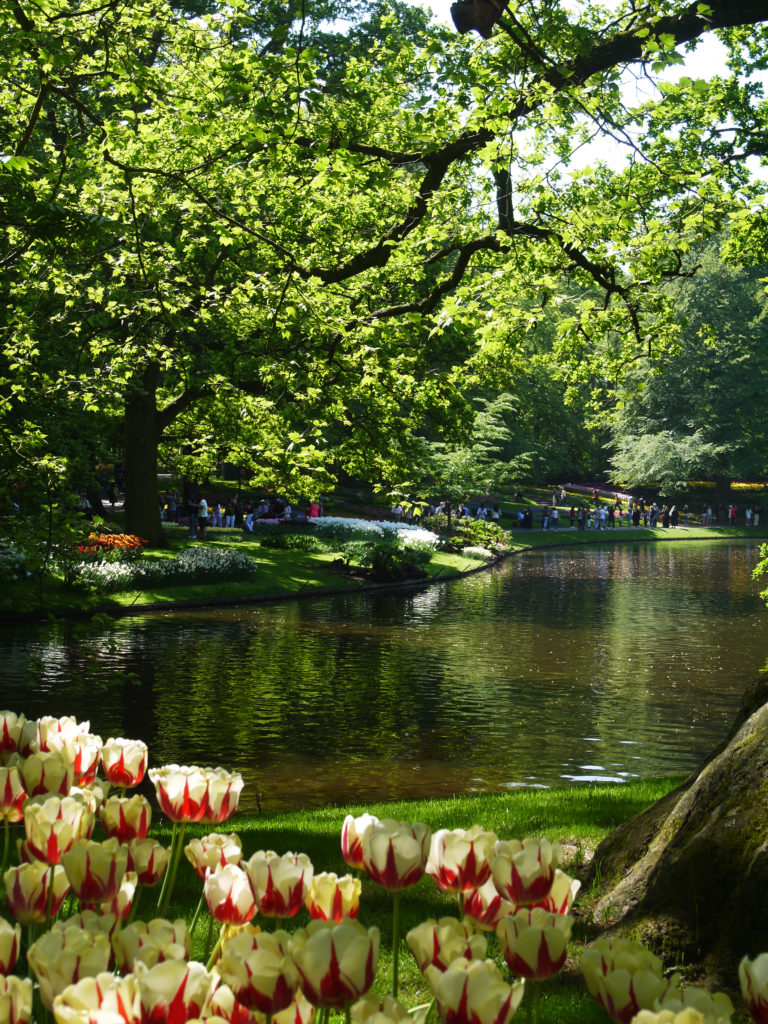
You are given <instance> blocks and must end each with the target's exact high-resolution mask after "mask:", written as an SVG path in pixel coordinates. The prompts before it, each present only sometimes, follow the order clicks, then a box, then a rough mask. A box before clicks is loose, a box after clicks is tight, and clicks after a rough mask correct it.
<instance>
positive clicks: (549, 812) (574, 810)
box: [140, 779, 681, 1024]
mask: <svg viewBox="0 0 768 1024" xmlns="http://www.w3.org/2000/svg"><path fill="white" fill-rule="evenodd" d="M680 781H681V780H680V779H661V780H647V781H634V782H630V783H627V784H624V785H620V786H619V785H593V786H587V787H583V788H582V787H567V788H559V789H551V790H533V789H521V790H515V791H514V792H510V793H508V794H500V795H499V794H478V795H470V796H458V797H454V798H443V799H438V800H419V801H400V802H396V803H386V804H373V805H368V806H366V807H363V806H350V807H329V808H323V809H319V810H310V811H296V812H293V813H279V814H273V815H264V816H239V815H238V816H237V817H235V818H234V819H232V821H230V822H228V823H227V824H226V826H222V828H221V829H220V830H221V831H225V832H232V831H234V832H237V833H238V834H239V835H240V837H241V840H242V843H243V853H244V857H246V858H248V857H250V856H251V855H252V854H253V853H254V852H255V851H256V850H260V849H270V850H275V851H276V852H277V853H280V854H282V853H285V852H287V851H289V850H290V851H292V852H294V853H299V852H301V853H306V854H308V856H309V857H310V859H311V860H312V863H313V865H314V869H315V871H316V872H320V871H335V872H336V873H337V874H345V873H347V872H348V870H349V869H348V868H347V867H346V865H345V864H344V861H343V859H342V857H341V848H340V836H341V827H342V824H343V821H344V817H345V816H346V815H347V814H352V815H354V816H355V817H358V816H359V815H361V814H363V813H364V812H365V811H368V812H369V813H372V814H375V815H376V816H377V817H379V818H386V817H390V818H396V819H397V820H400V821H409V822H415V821H423V822H425V823H426V824H428V825H429V826H430V827H431V828H432V829H433V830H436V829H438V828H469V827H470V826H471V825H473V824H479V825H482V826H483V827H484V828H486V829H488V830H490V831H493V832H496V834H497V835H498V836H499V838H503V839H512V838H516V839H523V838H525V837H526V836H535V837H541V836H546V837H547V838H549V839H550V840H552V841H554V842H560V843H564V844H567V847H568V851H569V855H570V860H569V863H567V864H566V865H564V866H565V869H566V870H567V871H568V873H569V874H571V875H573V874H576V873H577V872H578V869H579V867H580V866H581V865H582V864H583V862H584V860H585V859H586V858H588V857H589V856H591V852H592V851H593V850H594V848H595V846H596V845H597V843H598V842H599V841H600V840H601V839H602V838H603V837H604V836H605V835H607V834H608V832H610V831H611V829H612V828H614V827H615V826H616V825H617V824H619V823H620V822H622V821H624V820H626V819H627V818H628V817H630V816H632V815H634V814H636V813H638V812H639V811H641V810H642V809H643V808H645V807H646V806H648V805H649V804H650V803H652V802H653V801H655V800H657V799H658V798H660V797H661V796H663V795H664V794H666V793H667V792H669V791H670V790H671V789H672V788H674V786H676V785H677V784H678V783H679V782H680ZM207 831H209V829H206V828H203V827H202V826H191V827H190V828H189V830H188V831H187V833H186V837H190V838H191V837H192V836H194V835H204V834H206V832H207ZM152 834H153V835H155V836H156V837H157V838H159V839H160V840H161V841H163V842H167V840H168V838H169V835H170V828H169V827H168V826H166V827H165V828H162V827H160V828H154V829H153V833H152ZM186 837H185V841H186ZM200 891H201V890H200V883H199V882H198V880H197V878H196V877H195V875H194V873H193V872H192V869H191V868H190V867H189V865H188V864H187V863H186V861H184V862H183V863H182V865H181V869H180V871H179V875H178V879H177V885H176V890H175V893H174V898H173V901H172V904H171V907H170V909H169V911H168V914H167V916H169V917H171V918H173V917H174V916H175V915H181V916H184V917H186V918H187V920H190V919H191V916H192V913H193V911H194V907H195V906H196V904H197V901H198V898H199V895H200ZM151 895H152V894H151V893H147V894H145V899H146V900H147V902H146V903H145V904H144V903H143V904H142V912H141V914H140V916H142V917H149V916H152V911H151V905H152V904H151V900H150V896H151ZM582 902H583V901H582ZM578 903H579V901H578V900H577V906H578ZM390 910H391V897H390V896H389V894H388V893H386V892H385V891H384V890H383V889H382V888H381V887H379V886H377V885H375V884H374V883H373V882H371V881H370V880H369V879H368V878H367V877H365V876H363V890H362V898H361V905H360V916H359V920H360V921H361V923H363V924H364V925H365V926H366V927H370V926H371V925H376V926H377V927H378V928H379V929H380V931H381V958H380V964H379V970H378V973H377V979H376V984H375V991H376V992H377V993H378V994H379V995H381V996H383V995H385V994H386V993H387V991H388V990H389V989H390V987H391V976H392V943H391V918H390ZM401 913H402V931H401V934H402V935H403V936H405V934H407V932H408V931H409V930H410V929H411V928H413V927H415V926H416V925H417V924H419V923H420V922H421V921H424V920H426V919H428V918H435V919H437V918H440V917H444V916H457V914H458V908H457V903H456V899H455V897H452V896H450V895H448V894H445V893H442V892H440V890H439V889H438V888H437V886H436V885H435V884H434V882H433V881H432V880H431V879H430V878H428V877H425V878H423V879H422V880H421V881H420V882H419V883H418V885H416V886H414V887H413V888H411V889H408V890H406V891H404V892H403V894H402V897H401ZM308 920H309V918H308V915H307V913H306V911H304V910H302V911H301V912H300V913H299V915H298V916H297V917H296V918H295V919H293V920H292V921H290V922H288V930H289V931H292V930H293V929H294V928H295V927H301V926H303V925H305V924H306V923H307V922H308ZM584 934H585V928H584V925H583V924H581V925H580V924H579V923H578V921H577V925H576V927H575V929H574V939H573V942H572V945H571V949H570V951H569V952H570V959H569V967H568V969H567V970H566V971H565V973H564V975H563V976H562V977H561V978H559V979H555V980H553V981H552V982H551V983H548V984H547V985H546V986H545V987H544V993H543V1000H544V1001H543V1006H542V1021H544V1022H545V1024H549V1022H551V1024H555V1022H556V1021H558V1022H559V1021H562V1020H564V1019H565V1020H568V1021H569V1024H598V1022H599V1024H604V1022H605V1021H606V1020H607V1018H606V1017H605V1015H604V1013H603V1011H602V1010H601V1009H600V1008H599V1007H598V1006H597V1004H596V1003H594V1001H593V1000H592V999H591V998H590V997H589V995H588V994H587V992H586V989H585V988H584V986H583V984H582V983H581V982H580V980H579V975H578V969H577V961H578V959H579V957H580V954H581V951H582V949H583V945H584ZM207 936H208V924H207V920H206V918H205V915H203V920H202V921H200V922H199V923H198V926H197V928H196V932H195V936H194V950H193V952H194V955H196V956H199V957H202V956H203V955H204V954H203V947H204V945H205V941H206V939H207ZM488 938H489V947H488V955H489V956H491V957H493V959H494V960H496V961H497V962H498V963H499V965H500V967H501V969H502V971H503V973H504V974H505V975H507V974H508V971H507V968H506V966H505V965H504V963H503V960H502V957H501V954H500V951H499V949H498V945H497V943H496V940H495V937H493V936H492V935H491V934H489V935H488ZM400 981H401V998H402V999H403V1001H404V1002H405V1003H406V1004H407V1005H409V1006H414V1005H418V1004H421V1003H425V1002H428V1001H429V999H430V994H429V992H428V990H427V987H426V985H425V983H424V981H423V979H422V977H421V975H420V973H419V971H418V969H417V968H416V965H415V962H414V960H413V958H412V956H411V954H410V952H409V950H408V948H407V946H406V945H405V944H404V945H403V946H402V948H401V952H400ZM523 1012H524V1011H523Z"/></svg>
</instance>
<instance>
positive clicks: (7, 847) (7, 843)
mask: <svg viewBox="0 0 768 1024" xmlns="http://www.w3.org/2000/svg"><path fill="white" fill-rule="evenodd" d="M3 825H4V826H5V827H4V828H3V833H4V837H3V866H2V868H0V883H1V882H2V877H3V875H4V874H5V869H6V868H7V867H8V855H9V853H10V852H11V826H10V822H9V821H8V818H7V817H6V818H3Z"/></svg>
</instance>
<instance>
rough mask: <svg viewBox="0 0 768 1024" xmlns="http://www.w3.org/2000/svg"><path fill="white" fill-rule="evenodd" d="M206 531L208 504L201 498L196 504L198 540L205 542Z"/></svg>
mask: <svg viewBox="0 0 768 1024" xmlns="http://www.w3.org/2000/svg"><path fill="white" fill-rule="evenodd" d="M207 529H208V502H207V501H206V499H205V497H202V498H201V499H200V501H199V502H198V504H197V535H198V537H199V538H200V540H205V532H206V530H207Z"/></svg>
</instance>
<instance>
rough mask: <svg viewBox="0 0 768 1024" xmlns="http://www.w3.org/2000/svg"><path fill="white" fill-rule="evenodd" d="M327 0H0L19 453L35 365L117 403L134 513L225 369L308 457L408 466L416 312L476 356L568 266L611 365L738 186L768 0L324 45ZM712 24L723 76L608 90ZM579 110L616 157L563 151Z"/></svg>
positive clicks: (547, 16)
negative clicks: (616, 141)
mask: <svg viewBox="0 0 768 1024" xmlns="http://www.w3.org/2000/svg"><path fill="white" fill-rule="evenodd" d="M327 9H328V8H327V6H326V5H322V4H312V3H310V2H309V0H307V3H306V4H301V5H293V6H292V7H291V6H290V5H289V6H288V7H286V6H285V5H270V4H265V5H263V6H260V7H259V8H256V9H255V10H254V12H251V10H250V9H249V8H248V6H247V5H246V4H244V3H243V2H239V3H236V4H230V5H227V6H220V5H218V4H211V5H210V6H209V7H208V8H206V9H205V10H204V11H203V13H202V14H200V15H199V16H198V17H189V12H188V11H185V10H184V9H182V8H180V7H178V6H171V5H168V4H165V3H153V4H149V3H138V4H135V5H131V7H130V8H126V7H125V6H123V5H120V4H118V3H117V2H112V0H107V2H106V3H105V4H103V5H100V6H98V7H96V8H93V7H90V6H88V5H86V4H85V3H84V2H82V0H51V3H49V4H48V5H46V6H45V7H44V8H40V7H39V6H36V5H32V4H27V3H25V2H24V0H14V3H13V4H11V5H10V6H7V7H6V8H3V10H2V12H0V18H2V19H3V21H2V28H3V29H4V31H3V35H2V40H1V41H0V62H1V63H2V66H3V71H4V74H3V76H2V81H3V96H2V100H3V102H2V110H3V114H2V119H3V122H2V132H3V137H4V138H5V139H6V140H7V143H6V153H7V155H8V159H6V160H5V162H4V163H3V165H2V172H1V173H2V175H3V180H4V188H3V194H4V197H5V200H6V202H5V205H4V207H3V209H2V211H0V217H1V218H2V220H1V225H0V226H2V228H3V241H2V255H1V256H0V258H2V260H3V268H4V277H3V288H4V294H3V298H4V300H5V302H4V308H5V309H6V310H7V311H8V314H7V316H6V319H5V323H4V324H3V333H2V344H3V351H4V357H3V358H4V360H5V362H4V364H3V372H2V377H3V383H2V385H0V387H1V388H2V396H3V415H2V419H3V424H4V429H5V430H6V434H7V436H8V440H9V442H10V444H9V446H7V450H8V451H10V452H11V453H12V452H13V450H14V438H17V437H18V436H19V434H20V433H21V432H22V431H23V429H24V427H25V424H26V423H27V422H28V421H27V420H26V417H25V408H24V403H25V396H26V395H27V394H28V393H29V392H30V391H31V390H33V389H35V390H37V392H38V393H42V394H44V395H45V396H46V399H47V402H48V405H49V407H51V408H52V407H54V406H57V405H58V407H60V408H62V409H64V410H66V409H67V408H68V407H77V408H79V409H81V410H82V411H83V412H84V413H88V412H94V413H96V412H98V413H99V414H101V415H106V416H111V417H113V418H114V419H115V420H117V421H120V422H123V423H124V426H125V451H126V467H127V485H128V501H129V505H128V524H129V528H131V529H133V530H135V531H136V532H140V533H143V534H145V535H147V536H150V537H156V536H157V533H158V524H157V520H156V511H155V495H154V490H155V478H156V469H157V451H158V445H159V444H160V443H161V441H162V439H163V437H164V436H165V435H166V434H167V432H168V431H169V430H171V429H172V426H173V424H174V423H175V422H177V418H178V417H179V416H180V415H181V414H182V413H184V412H186V411H193V410H198V409H200V408H201V407H200V404H199V403H201V402H205V401H207V400H208V399H210V398H211V397H213V396H216V395H217V394H218V393H220V392H223V391H225V390H226V389H227V388H229V387H232V388H234V389H235V390H237V391H240V392H241V393H242V394H243V395H244V396H248V397H249V398H251V399H254V400H256V401H260V402H261V403H263V405H264V407H268V408H269V409H270V416H273V422H276V421H281V420H282V421H283V422H284V423H285V426H286V433H285V437H284V446H285V450H286V451H289V450H290V451H292V452H294V453H296V455H297V457H298V455H299V454H300V453H303V454H302V458H304V460H305V462H306V463H307V464H309V463H313V464H320V463H324V464H325V465H326V466H333V465H334V464H335V463H337V462H338V461H339V460H343V461H345V462H346V463H347V464H351V465H352V466H353V467H354V468H358V467H360V468H362V469H364V470H365V471H366V472H367V473H368V474H369V476H370V477H371V478H372V479H374V480H375V481H382V480H384V479H385V478H387V477H396V476H397V474H398V473H400V472H401V471H402V469H403V465H404V464H406V463H407V462H408V460H409V459H411V458H412V457H413V453H414V450H415V449H414V446H413V445H412V444H411V443H410V440H409V438H410V435H411V433H412V432H413V431H415V430H418V429H419V428H420V427H422V426H423V425H424V423H426V422H429V421H430V420H432V421H434V422H435V423H439V422H440V420H441V417H442V420H443V421H444V422H450V421H451V416H450V415H448V416H446V415H445V409H446V408H450V407H451V403H452V402H453V401H454V400H455V399H454V395H453V390H454V383H453V382H454V381H455V380H456V379H457V375H458V377H460V376H461V372H462V371H461V369H460V368H456V367H454V366H449V367H447V368H446V360H445V359H444V358H443V357H441V356H439V355H438V357H437V358H435V349H436V345H435V342H434V340H432V341H430V334H431V333H432V332H434V331H438V332H440V331H443V330H444V325H445V323H446V321H447V320H448V319H451V320H453V321H454V323H455V324H456V325H457V327H456V328H455V333H456V334H458V333H459V332H461V333H462V334H463V336H464V337H465V338H466V341H465V344H464V354H463V356H462V362H463V363H468V364H469V365H468V369H469V370H470V371H471V370H472V363H473V361H474V358H475V355H476V353H477V352H478V351H479V350H481V346H482V344H483V340H482V339H483V338H484V337H487V336H488V335H489V334H492V333H493V332H495V331H498V332H502V331H503V332H504V334H505V337H507V338H509V339H511V341H512V343H513V344H514V343H515V339H517V338H522V337H524V336H525V335H526V334H527V333H528V332H529V331H531V330H532V329H534V327H535V322H536V320H537V316H538V315H539V314H540V313H541V311H543V310H544V308H545V306H546V304H547V303H548V302H549V301H550V299H551V298H552V295H553V292H554V291H555V290H556V289H557V288H558V287H560V282H561V281H563V280H565V281H566V282H567V285H568V287H569V289H571V290H572V292H574V293H581V294H582V296H583V298H582V299H580V300H579V301H578V302H577V303H576V304H575V308H574V310H573V312H572V313H571V315H569V316H567V317H563V318H562V320H561V321H560V323H559V325H558V333H559V337H560V340H561V341H562V343H563V344H564V345H570V346H571V347H572V349H573V350H574V351H575V352H578V351H579V350H580V349H585V350H588V351H589V352H590V353H591V354H592V355H595V356H597V357H598V358H599V359H600V360H601V361H604V362H605V363H606V365H609V364H611V363H612V364H613V365H621V363H622V362H623V361H626V360H627V359H630V358H634V357H635V356H636V355H637V353H638V352H640V351H649V350H652V349H653V346H654V344H657V343H662V344H663V343H664V339H665V337H666V336H667V333H666V332H668V331H670V330H671V329H672V328H671V327H670V324H672V323H673V322H674V320H673V317H672V316H671V314H670V309H669V302H668V300H667V299H666V298H665V297H664V294H663V293H662V292H660V291H659V290H658V289H657V288H655V287H652V286H654V285H656V284H658V283H659V282H660V281H663V280H665V279H669V278H671V277H674V276H677V275H680V274H685V273H687V272H688V271H689V270H690V268H691V266H692V262H691V260H690V257H689V253H688V247H687V246H686V245H685V241H684V240H685V239H686V238H689V237H690V236H691V233H693V232H698V233H700V234H706V233H708V232H712V231H715V230H717V229H718V228H719V226H720V225H721V224H722V222H723V220H724V219H725V218H726V217H727V215H728V212H729V211H730V210H732V209H734V208H739V206H740V204H744V203H745V202H747V201H748V200H749V199H750V198H751V192H750V190H751V185H750V182H749V180H748V175H747V172H746V171H745V169H744V166H743V164H742V162H740V161H739V160H735V159H726V158H724V157H727V156H728V154H735V153H736V152H737V151H738V145H739V140H741V139H745V138H747V137H748V136H749V137H752V138H754V137H755V136H759V135H760V132H761V131H762V130H763V127H764V125H765V107H764V104H763V102H762V97H761V96H760V95H759V94H758V93H757V92H756V91H755V90H753V89H749V88H746V87H745V85H744V83H745V82H746V81H747V76H748V74H749V71H750V68H752V67H755V66H757V65H758V64H759V62H760V60H761V59H762V56H761V53H762V51H761V50H760V47H759V43H760V40H763V41H764V39H765V29H764V25H763V23H764V22H765V21H766V19H768V4H767V3H765V2H756V0H730V2H726V0H716V2H712V3H709V4H705V3H694V4H681V3H675V2H672V0H664V2H660V3H655V4H653V5H651V6H650V7H647V8H643V9H642V11H637V10H636V9H635V7H634V5H632V4H627V5H620V6H619V8H618V9H616V8H614V7H611V8H610V9H609V8H607V7H606V8H603V7H601V6H599V5H595V4H582V5H576V6H574V5H571V4H568V5H561V4H560V3H558V2H555V3H552V4H547V5H543V6H542V5H539V6H537V7H534V6H533V5H530V4H527V3H516V2H513V3H511V4H510V5H509V7H508V8H507V11H506V13H505V15H504V18H503V19H502V24H501V28H500V30H499V31H498V33H497V35H495V36H494V37H493V39H491V40H489V41H488V42H487V43H483V44H481V45H479V46H478V45H475V44H474V43H473V42H472V41H471V40H470V39H469V38H468V37H467V38H463V39H458V38H456V37H453V36H450V35H449V34H447V33H445V32H442V31H440V30H433V31H432V32H431V33H430V34H429V35H427V36H425V35H424V34H423V33H422V31H421V29H420V28H419V30H418V33H417V36H416V38H415V39H414V38H412V37H411V38H409V36H408V35H407V34H406V32H405V27H406V26H404V23H403V22H402V20H401V21H398V20H397V18H395V17H390V16H389V15H388V14H386V13H381V12H382V11H383V8H382V7H381V5H378V6H377V8H376V9H377V11H378V12H379V13H378V14H377V17H378V19H379V20H378V22H377V24H376V25H374V29H375V32H374V35H373V36H371V37H368V36H366V37H365V40H367V42H366V43H365V46H364V45H363V36H360V34H359V33H358V34H357V35H356V32H357V30H356V29H354V28H353V29H352V31H351V32H350V33H349V37H348V38H349V40H350V42H349V44H348V46H347V49H346V50H345V51H344V52H345V53H346V56H344V57H343V59H341V60H338V61H336V63H335V64H334V65H333V66H331V64H330V63H329V61H328V60H326V59H325V57H324V54H327V53H329V52H330V50H329V47H327V46H326V47H323V46H321V45H318V47H317V49H316V50H315V51H313V50H312V48H311V46H310V45H309V43H310V40H309V37H308V32H307V29H308V26H310V22H311V18H312V17H313V16H315V15H317V18H316V27H317V28H318V29H319V28H320V27H321V24H322V23H321V22H320V20H319V18H320V16H321V15H322V12H324V11H326V10H327ZM286 10H288V11H289V12H291V11H292V12H294V15H295V16H294V17H293V19H292V20H290V22H289V24H287V25H286V24H285V23H283V22H282V21H281V18H282V15H283V13H284V11H286ZM270 12H271V13H270ZM372 31H373V29H372ZM715 31H716V32H718V33H720V34H721V36H722V37H723V39H724V40H725V42H726V44H727V45H728V46H729V48H730V52H731V55H732V67H733V70H732V72H730V73H729V77H728V78H726V79H723V80H720V79H717V80H714V81H713V82H709V83H708V82H698V81H691V80H690V79H688V80H685V79H683V80H682V81H681V82H679V83H678V84H675V85H660V88H659V92H658V94H657V95H655V96H654V97H653V98H652V99H651V100H649V101H645V100H644V101H643V102H641V103H639V104H636V105H635V106H634V107H630V106H629V105H628V104H627V102H626V100H625V99H624V93H623V91H622V76H623V74H624V73H625V71H626V69H627V68H629V67H637V68H639V69H642V71H643V72H644V73H648V74H649V75H653V76H657V77H658V76H663V75H664V72H665V70H666V69H667V68H668V67H669V66H670V65H673V64H674V63H676V62H677V61H679V60H680V59H681V57H680V52H679V51H680V50H681V49H682V48H684V47H686V46H688V45H695V43H696V41H697V40H698V39H699V38H701V37H702V36H703V35H705V34H706V33H708V32H715ZM374 37H375V38H374ZM371 39H373V42H371V41H370V40H371ZM422 44H423V45H422ZM345 45H346V44H345ZM366 47H367V50H366ZM341 49H342V50H343V49H344V47H343V46H342V47H341ZM364 51H365V52H364ZM710 100H713V101H715V100H716V104H715V106H714V109H715V111H716V116H713V113H712V110H713V107H712V106H711V105H710V103H709V101H710ZM731 109H734V110H736V111H737V112H738V123H737V124H736V126H735V128H734V132H733V133H731V134H730V135H729V136H728V137H726V136H725V135H724V133H723V130H722V118H723V117H725V116H726V115H727V114H728V112H729V110H731ZM596 135H600V136H605V135H612V136H616V137H619V138H620V139H623V140H624V141H625V142H626V144H627V152H628V154H629V159H628V161H627V165H626V168H625V169H624V170H621V171H619V172H616V171H609V170H608V169H607V168H605V167H603V166H601V165H600V164H599V163H596V164H595V166H594V167H592V168H588V169H584V168H583V167H580V168H578V169H576V170H575V171H571V170H569V165H570V164H571V163H572V161H573V158H574V154H575V153H576V152H577V151H578V150H579V149H580V148H581V147H582V146H583V145H584V144H585V143H586V142H587V141H588V140H589V139H590V138H592V137H594V136H596ZM734 140H736V141H735V143H734ZM596 292H597V293H598V294H599V296H600V297H599V299H597V300H595V294H596ZM437 336H438V337H439V334H438V335H437ZM434 337H435V335H434V334H432V338H433V339H434ZM659 339H661V341H659ZM459 404H460V403H459ZM201 415H202V413H201ZM398 427H399V429H394V428H398ZM393 438H394V441H393ZM331 441H332V442H333V443H331ZM289 446H291V447H290V449H289ZM10 461H11V462H12V456H11V457H10Z"/></svg>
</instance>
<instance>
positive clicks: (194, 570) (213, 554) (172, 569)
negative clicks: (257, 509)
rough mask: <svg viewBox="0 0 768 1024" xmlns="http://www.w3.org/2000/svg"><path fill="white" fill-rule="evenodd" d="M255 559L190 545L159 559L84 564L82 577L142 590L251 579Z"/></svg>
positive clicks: (112, 587) (92, 582)
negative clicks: (183, 549)
mask: <svg viewBox="0 0 768 1024" xmlns="http://www.w3.org/2000/svg"><path fill="white" fill-rule="evenodd" d="M255 571H256V562H255V561H254V560H253V559H252V558H250V557H249V556H248V555H246V554H243V553H242V552H240V551H226V550H225V551H220V550H218V549H216V548H202V547H200V548H187V550H186V551H182V552H181V554H180V555H177V556H176V557H175V558H168V559H164V560H162V561H156V562H149V563H146V562H133V563H125V562H101V563H96V564H94V565H87V566H83V568H82V569H81V570H80V572H79V579H81V580H82V581H83V582H84V583H88V584H90V585H91V586H94V587H98V588H99V589H100V590H141V589H145V588H147V587H151V586H170V585H172V584H174V583H206V582H208V581H210V580H226V579H230V580H234V579H248V578H249V577H250V576H252V575H253V574H254V573H255Z"/></svg>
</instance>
